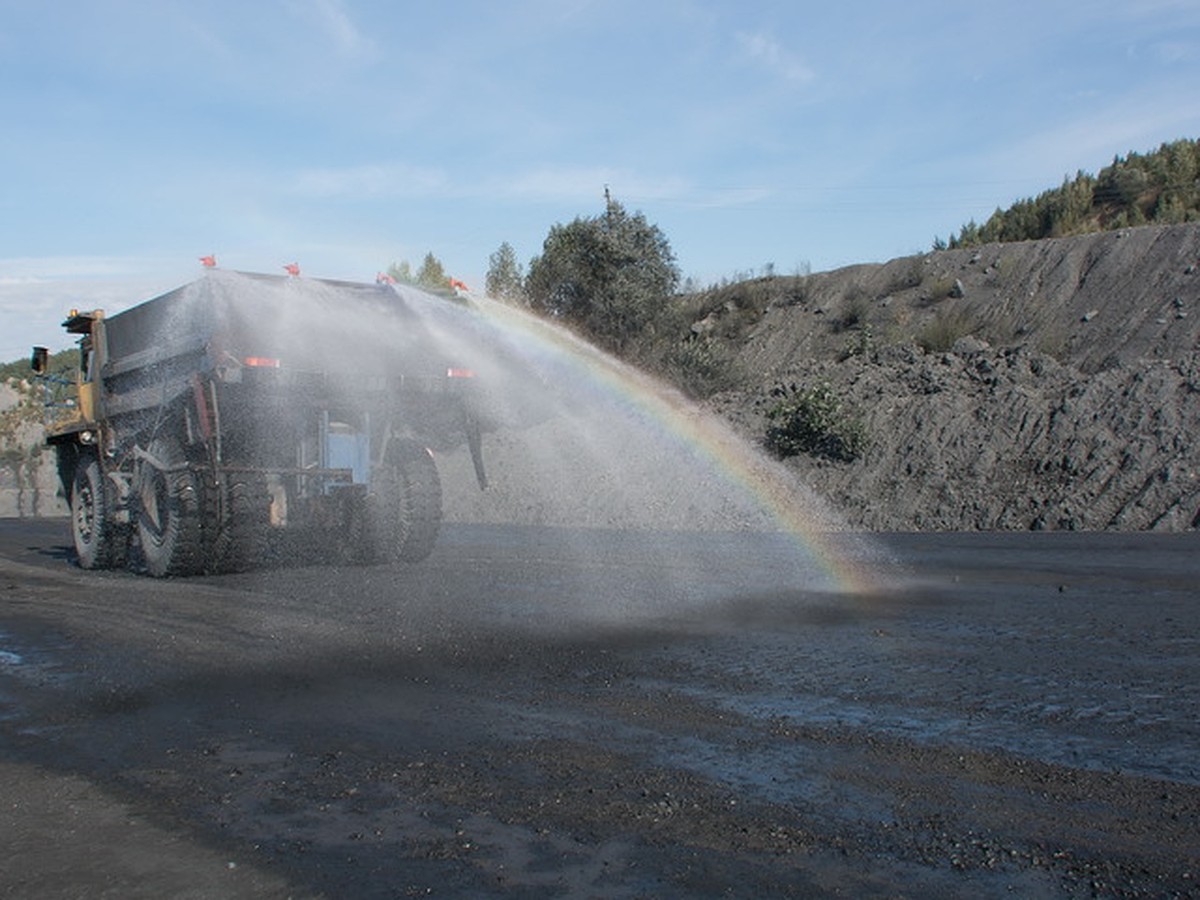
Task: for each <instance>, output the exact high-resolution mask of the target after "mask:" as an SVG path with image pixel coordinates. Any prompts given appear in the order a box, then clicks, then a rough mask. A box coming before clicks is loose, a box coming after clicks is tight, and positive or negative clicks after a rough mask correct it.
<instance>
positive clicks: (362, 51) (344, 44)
mask: <svg viewBox="0 0 1200 900" xmlns="http://www.w3.org/2000/svg"><path fill="white" fill-rule="evenodd" d="M293 8H295V9H297V11H298V12H299V13H301V14H302V15H303V16H304V17H305V18H308V19H310V20H312V21H314V22H315V24H316V25H317V26H318V28H320V30H321V31H322V32H324V33H325V34H327V35H328V36H329V37H330V38H332V40H333V44H334V47H335V48H336V50H337V51H338V53H339V54H341V55H343V56H359V57H364V56H365V57H368V58H374V57H375V56H377V55H378V53H379V47H378V45H377V44H376V43H375V41H374V40H373V39H371V38H369V37H367V35H365V34H364V33H363V32H362V31H361V30H360V29H359V27H358V26H357V25H356V24H355V23H354V20H353V19H352V18H351V17H350V14H349V13H348V12H347V11H346V7H345V5H344V4H343V3H341V2H340V0H303V2H299V0H297V2H295V3H294V4H293Z"/></svg>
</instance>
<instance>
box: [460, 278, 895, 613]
mask: <svg viewBox="0 0 1200 900" xmlns="http://www.w3.org/2000/svg"><path fill="white" fill-rule="evenodd" d="M471 300H472V302H474V303H475V304H476V306H477V307H478V309H479V310H480V311H481V312H482V313H483V314H484V315H485V316H486V317H487V319H488V320H489V322H491V323H492V324H495V325H497V326H498V327H500V328H501V329H502V330H503V331H505V332H507V333H509V334H510V335H515V336H517V337H519V338H520V339H521V340H520V343H521V346H522V348H523V349H524V351H525V352H527V353H530V354H532V355H533V357H534V360H533V361H535V362H537V363H539V364H541V365H543V366H546V367H553V368H558V369H559V370H566V371H569V375H570V376H571V377H572V378H573V379H574V380H575V381H576V382H578V383H579V384H581V385H583V386H585V389H587V390H591V391H594V392H595V394H596V396H597V397H599V398H602V399H604V400H606V401H608V402H615V403H617V404H618V405H619V406H620V407H621V408H622V409H623V410H624V411H625V412H626V413H627V414H629V415H630V416H632V417H633V418H635V419H636V420H637V421H638V423H639V424H640V425H642V426H644V427H646V428H649V429H652V430H653V432H655V433H657V434H661V435H663V436H665V438H666V439H667V440H668V441H670V442H672V443H673V444H675V445H676V446H677V447H679V448H682V449H685V450H686V451H687V452H688V453H689V454H690V455H692V456H694V457H696V458H699V459H700V460H701V461H702V462H703V463H704V464H705V465H707V466H708V467H709V468H711V469H712V470H713V471H714V472H715V473H717V474H718V475H719V476H720V477H721V478H722V480H723V481H724V482H726V483H727V484H728V485H730V486H732V487H733V488H734V490H736V491H737V492H739V493H741V494H743V495H745V496H746V497H747V498H748V499H749V500H750V501H751V502H752V503H753V504H754V505H755V506H756V507H757V508H758V509H760V510H761V511H762V512H764V513H765V514H766V516H767V517H768V518H769V519H771V520H772V521H773V522H774V523H775V525H776V526H777V529H778V530H779V531H780V532H782V533H783V534H785V535H787V536H788V537H789V538H791V539H792V540H793V541H794V543H795V545H796V547H797V549H798V551H799V552H800V553H801V554H802V555H803V557H804V559H805V561H807V562H808V563H809V564H810V567H815V568H816V569H818V570H819V571H820V572H821V573H822V574H823V575H824V576H825V578H824V580H825V581H826V582H828V588H829V589H830V590H833V591H836V592H845V593H853V594H874V593H877V592H878V591H879V589H880V587H881V583H882V582H881V578H880V576H879V572H878V567H879V562H880V559H881V554H880V553H879V552H878V550H877V549H876V548H874V547H872V546H871V545H870V542H869V541H868V540H867V539H866V538H864V537H862V536H860V535H853V534H851V533H850V532H849V530H848V529H847V528H846V527H845V524H844V523H843V522H842V521H841V520H840V519H839V517H838V516H837V515H836V514H835V513H834V512H833V511H832V510H831V509H830V508H829V506H828V505H827V504H826V503H825V502H824V501H822V500H821V499H820V498H818V497H816V496H815V495H813V494H812V493H811V492H809V491H807V490H805V489H804V488H802V487H800V486H798V485H797V484H796V481H795V477H794V475H791V474H790V473H788V471H787V470H786V469H785V468H784V467H783V466H782V465H781V464H779V463H777V462H776V461H774V460H771V459H769V458H766V457H765V456H764V455H763V454H761V453H758V452H756V451H755V450H754V449H753V448H752V447H750V446H749V445H748V444H747V442H746V441H745V440H744V439H743V438H742V437H740V436H739V435H738V434H737V433H736V432H735V431H734V430H733V428H732V427H731V426H730V425H729V424H727V423H725V422H724V421H723V420H721V419H719V418H718V417H717V416H714V415H712V414H709V413H705V412H704V411H703V410H702V409H700V407H699V406H698V405H697V404H696V403H694V402H693V401H691V400H689V399H688V398H686V397H684V396H683V395H682V394H681V393H679V392H678V391H676V390H674V389H672V388H669V387H667V386H665V385H663V384H662V383H661V382H659V381H657V380H655V379H653V378H651V377H650V376H649V375H647V374H645V373H643V372H641V371H639V370H637V369H635V368H633V367H632V366H629V365H627V364H625V363H623V362H621V361H619V360H617V359H615V358H613V357H611V356H609V355H607V354H605V353H604V352H603V351H601V350H599V349H597V348H596V347H594V346H592V345H591V344H588V343H587V342H585V341H583V340H582V339H580V338H578V337H577V336H575V335H574V334H572V333H571V332H569V331H568V330H566V329H565V328H561V327H558V326H556V325H554V324H553V323H550V322H547V321H545V320H543V319H540V318H538V317H536V316H532V315H530V314H527V313H525V312H523V311H521V310H517V309H514V308H513V307H510V306H507V305H505V304H502V303H499V302H497V301H494V300H490V299H486V298H482V299H481V298H478V297H474V296H473V297H472V298H471Z"/></svg>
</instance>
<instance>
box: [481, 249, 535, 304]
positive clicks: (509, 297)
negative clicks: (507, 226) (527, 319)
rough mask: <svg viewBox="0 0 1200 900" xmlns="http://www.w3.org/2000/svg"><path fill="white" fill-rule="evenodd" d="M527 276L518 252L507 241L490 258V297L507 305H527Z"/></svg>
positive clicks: (488, 272)
mask: <svg viewBox="0 0 1200 900" xmlns="http://www.w3.org/2000/svg"><path fill="white" fill-rule="evenodd" d="M524 281H525V276H524V275H523V274H522V272H521V264H520V263H519V262H517V254H516V251H515V250H513V248H512V245H511V244H510V243H509V242H508V241H505V242H504V243H502V244H501V245H500V247H499V248H498V249H497V250H496V252H495V253H493V254H492V255H491V256H489V257H488V270H487V277H486V284H485V285H484V286H485V287H486V289H487V293H488V296H489V297H495V298H496V299H497V300H503V301H504V302H506V303H514V304H523V303H525V285H524Z"/></svg>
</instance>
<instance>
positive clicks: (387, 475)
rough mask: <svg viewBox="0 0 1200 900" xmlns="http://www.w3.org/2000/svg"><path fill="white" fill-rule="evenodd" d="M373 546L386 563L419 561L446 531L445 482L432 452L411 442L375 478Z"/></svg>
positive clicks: (398, 449)
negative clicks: (439, 476) (440, 534)
mask: <svg viewBox="0 0 1200 900" xmlns="http://www.w3.org/2000/svg"><path fill="white" fill-rule="evenodd" d="M371 488H372V490H371V496H370V498H369V508H370V519H371V534H372V546H373V548H374V550H375V554H374V555H375V556H376V558H378V559H381V560H384V561H387V562H396V561H400V562H410V563H412V562H420V561H421V560H423V559H425V558H426V557H427V556H429V554H430V553H432V552H433V546H434V544H435V543H437V536H438V531H439V530H440V529H441V527H442V482H441V479H440V478H438V471H437V465H436V464H435V463H434V461H433V454H432V453H430V452H429V451H428V450H427V449H426V448H424V447H422V446H421V445H420V444H417V443H415V442H413V441H403V442H401V443H400V444H399V446H397V447H394V448H393V450H392V453H391V455H390V457H389V460H388V462H387V463H385V464H384V465H382V466H380V467H379V468H378V469H376V470H375V472H374V473H373V475H372V485H371Z"/></svg>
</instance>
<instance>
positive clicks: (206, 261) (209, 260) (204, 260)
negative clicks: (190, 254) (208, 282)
mask: <svg viewBox="0 0 1200 900" xmlns="http://www.w3.org/2000/svg"><path fill="white" fill-rule="evenodd" d="M200 265H202V266H204V268H206V269H215V268H216V267H217V258H216V257H215V256H202V257H200Z"/></svg>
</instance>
